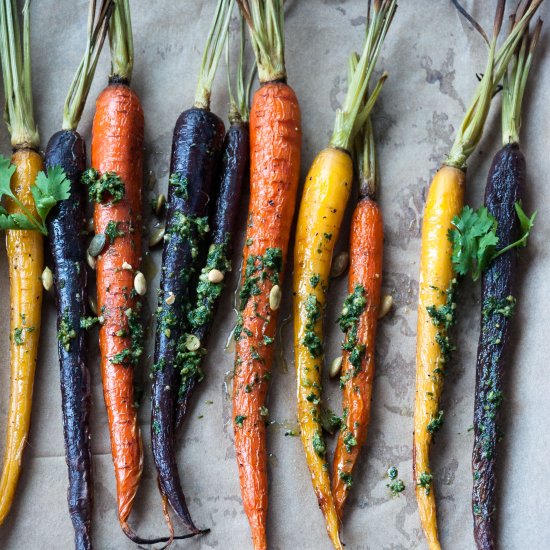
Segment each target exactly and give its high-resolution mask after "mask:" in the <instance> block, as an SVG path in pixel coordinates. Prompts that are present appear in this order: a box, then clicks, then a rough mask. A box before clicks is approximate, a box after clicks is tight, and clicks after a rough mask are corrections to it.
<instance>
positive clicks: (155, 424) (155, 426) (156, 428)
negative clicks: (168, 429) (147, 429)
mask: <svg viewBox="0 0 550 550" xmlns="http://www.w3.org/2000/svg"><path fill="white" fill-rule="evenodd" d="M151 429H152V430H153V433H154V434H156V435H158V434H159V433H160V431H161V427H160V422H159V421H158V420H155V421H153V424H151Z"/></svg>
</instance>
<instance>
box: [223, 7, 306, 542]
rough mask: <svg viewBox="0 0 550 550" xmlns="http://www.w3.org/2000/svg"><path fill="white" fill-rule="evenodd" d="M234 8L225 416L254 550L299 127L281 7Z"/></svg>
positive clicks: (263, 500) (261, 511)
mask: <svg viewBox="0 0 550 550" xmlns="http://www.w3.org/2000/svg"><path fill="white" fill-rule="evenodd" d="M265 4H269V5H270V6H271V7H272V8H273V10H269V11H268V13H267V15H266V18H265V19H263V18H262V17H261V15H260V11H261V12H262V13H265V10H266V6H265ZM239 5H240V7H241V9H242V11H243V14H244V16H245V18H246V20H247V22H248V24H249V27H250V29H251V35H252V40H253V44H254V48H255V51H256V54H257V55H256V59H257V61H258V71H259V76H260V82H261V84H262V85H261V87H260V89H259V90H258V91H257V92H256V93H255V95H254V99H253V102H252V108H251V112H250V161H251V167H250V205H249V214H248V224H247V232H246V246H245V248H244V251H243V280H242V288H241V293H240V299H241V301H240V312H239V321H238V324H237V327H236V329H235V338H236V340H237V345H236V358H235V378H234V382H233V414H234V428H235V448H236V451H237V462H238V465H239V477H240V483H241V493H242V498H243V505H244V509H245V512H246V514H247V516H248V520H249V522H250V528H251V531H252V540H253V544H254V548H255V549H257V550H258V549H265V548H267V540H266V516H267V456H266V441H265V423H266V420H267V409H266V408H265V397H266V393H267V384H268V380H269V378H270V372H271V361H272V357H273V341H274V336H275V329H276V321H277V310H278V308H279V305H280V301H281V284H282V276H283V265H284V259H285V257H286V252H287V248H288V241H289V237H290V226H291V224H292V218H293V214H294V208H295V205H296V192H297V188H298V179H299V176H300V148H301V124H300V109H299V106H298V101H297V99H296V95H295V94H294V91H293V90H292V89H291V88H290V87H289V86H288V85H287V84H286V83H285V80H286V72H285V68H284V61H283V43H282V28H281V26H282V24H283V2H282V1H281V0H271V1H270V0H255V1H240V2H239ZM270 18H273V19H270ZM267 26H273V28H275V29H276V34H277V36H278V40H274V43H273V44H268V45H267V47H268V48H269V50H270V54H271V55H268V56H264V55H260V54H259V52H258V41H259V40H262V39H265V37H266V27H267ZM263 44H264V45H265V42H263Z"/></svg>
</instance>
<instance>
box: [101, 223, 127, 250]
mask: <svg viewBox="0 0 550 550" xmlns="http://www.w3.org/2000/svg"><path fill="white" fill-rule="evenodd" d="M119 225H120V222H114V221H113V220H111V221H110V222H109V223H108V224H107V227H106V228H105V235H107V237H109V242H110V243H111V244H113V243H114V242H115V239H116V238H117V237H124V235H125V233H124V231H120V229H119V228H118V226H119Z"/></svg>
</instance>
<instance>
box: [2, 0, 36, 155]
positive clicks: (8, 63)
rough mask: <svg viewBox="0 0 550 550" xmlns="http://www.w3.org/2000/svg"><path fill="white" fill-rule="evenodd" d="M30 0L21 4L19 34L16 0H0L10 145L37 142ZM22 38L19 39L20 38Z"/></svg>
mask: <svg viewBox="0 0 550 550" xmlns="http://www.w3.org/2000/svg"><path fill="white" fill-rule="evenodd" d="M29 7H30V0H26V1H25V4H24V6H23V34H22V35H21V31H20V27H19V17H18V15H17V2H16V0H1V2H0V43H1V46H2V56H1V59H2V76H3V79H4V95H5V97H6V107H5V115H4V117H5V119H6V123H7V125H8V130H9V132H10V134H11V144H12V145H13V146H14V147H17V146H20V147H21V146H25V147H31V148H33V149H36V148H38V146H39V137H38V128H37V126H36V122H35V120H34V112H33V100H32V82H31V37H30V32H31V23H30V14H29ZM21 38H22V40H21Z"/></svg>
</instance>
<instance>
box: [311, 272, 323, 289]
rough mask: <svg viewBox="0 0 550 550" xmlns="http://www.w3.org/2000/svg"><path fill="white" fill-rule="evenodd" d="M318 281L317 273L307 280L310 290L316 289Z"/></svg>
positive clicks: (319, 278)
mask: <svg viewBox="0 0 550 550" xmlns="http://www.w3.org/2000/svg"><path fill="white" fill-rule="evenodd" d="M320 280H321V276H320V275H319V274H318V273H317V274H316V275H312V276H311V277H310V278H309V284H310V285H311V288H316V287H317V285H318V284H319V281H320Z"/></svg>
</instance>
